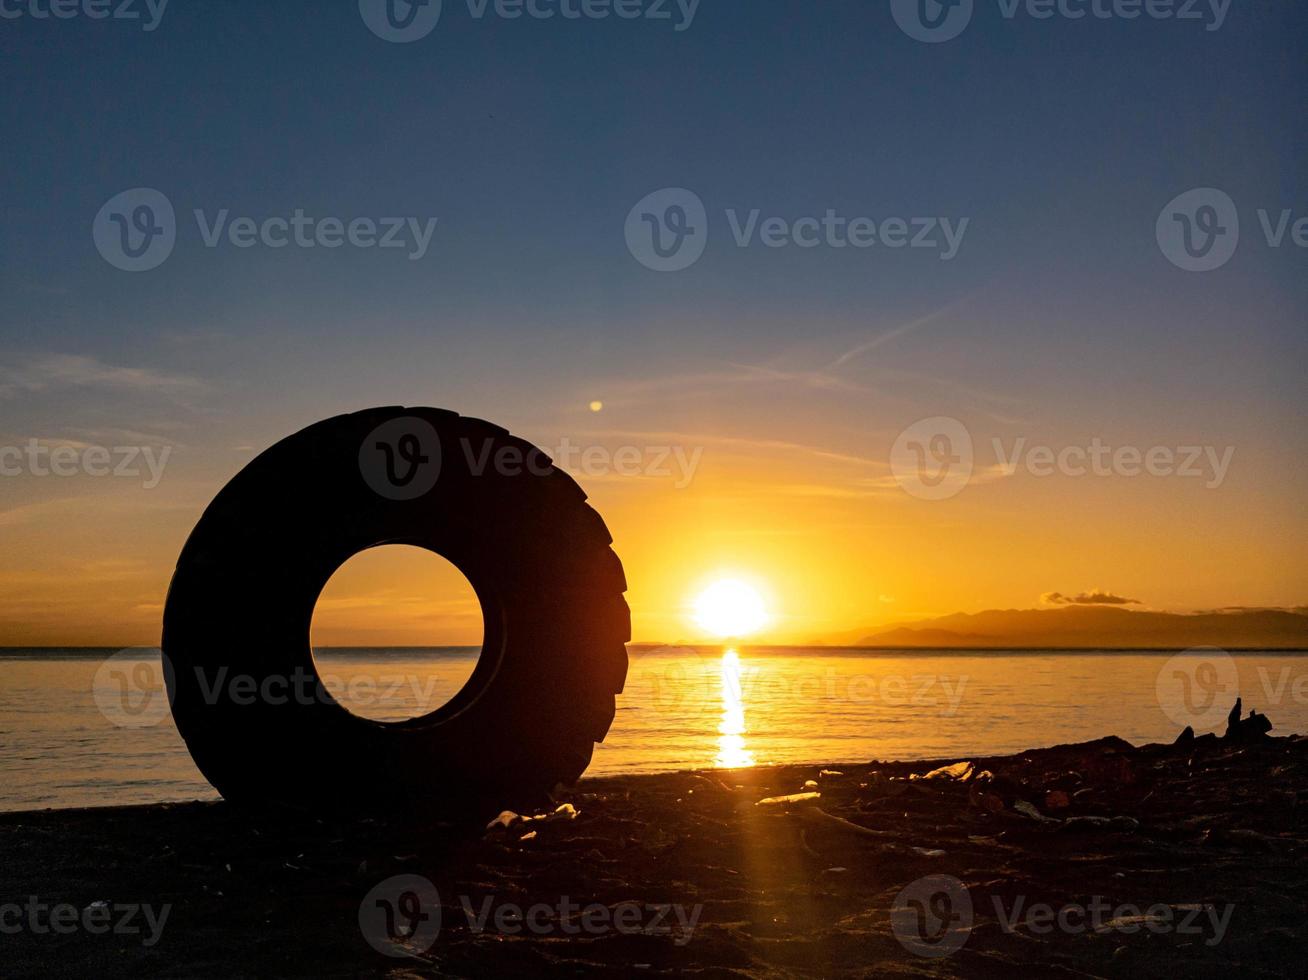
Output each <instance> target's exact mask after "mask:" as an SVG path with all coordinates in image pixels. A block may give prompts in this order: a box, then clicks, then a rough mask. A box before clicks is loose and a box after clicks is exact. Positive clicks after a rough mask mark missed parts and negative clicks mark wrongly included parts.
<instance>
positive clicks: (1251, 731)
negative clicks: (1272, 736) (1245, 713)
mask: <svg viewBox="0 0 1308 980" xmlns="http://www.w3.org/2000/svg"><path fill="white" fill-rule="evenodd" d="M1242 705H1243V699H1241V698H1236V699H1235V704H1234V706H1232V708H1231V713H1230V714H1229V715H1227V716H1226V734H1225V735H1223V736H1222V738H1223V739H1224V740H1226V741H1229V742H1257V741H1259V740H1260V739H1264V738H1266V737H1267V733H1268V732H1270V731H1271V730H1272V721H1271V719H1270V718H1268V717H1267V716H1266V715H1260V714H1259V713H1258V712H1257V711H1255V710H1254V709H1253V708H1250V709H1249V717H1248V718H1241V717H1240V708H1241V706H1242Z"/></svg>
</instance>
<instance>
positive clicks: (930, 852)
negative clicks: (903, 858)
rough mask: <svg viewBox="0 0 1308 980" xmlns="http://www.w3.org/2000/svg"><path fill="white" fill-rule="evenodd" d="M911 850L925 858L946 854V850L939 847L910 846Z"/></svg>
mask: <svg viewBox="0 0 1308 980" xmlns="http://www.w3.org/2000/svg"><path fill="white" fill-rule="evenodd" d="M909 850H910V851H912V852H913V853H914V854H920V855H922V857H924V858H939V857H944V856H945V852H944V851H942V850H941V849H940V848H938V847H910V848H909Z"/></svg>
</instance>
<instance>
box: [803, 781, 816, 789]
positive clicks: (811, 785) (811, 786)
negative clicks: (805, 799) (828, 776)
mask: <svg viewBox="0 0 1308 980" xmlns="http://www.w3.org/2000/svg"><path fill="white" fill-rule="evenodd" d="M804 788H805V789H817V780H816V779H806V780H804Z"/></svg>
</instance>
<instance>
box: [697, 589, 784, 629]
mask: <svg viewBox="0 0 1308 980" xmlns="http://www.w3.org/2000/svg"><path fill="white" fill-rule="evenodd" d="M767 622H768V611H767V606H766V605H765V604H764V602H763V597H762V596H760V595H759V594H758V592H757V591H756V590H755V589H753V588H751V587H750V586H749V585H746V584H745V583H744V582H741V581H739V580H738V579H723V580H721V581H719V582H714V583H713V584H712V585H710V586H709V587H708V588H706V589H705V590H704V591H703V592H701V593H700V594H699V596H698V597H696V599H695V623H696V625H697V626H699V627H700V628H701V629H703V630H705V631H707V632H709V633H712V634H713V635H714V636H718V637H727V636H734V637H742V636H749V635H750V634H752V633H756V632H757V631H758V630H760V629H761V628H762V627H763V626H765V625H766V624H767Z"/></svg>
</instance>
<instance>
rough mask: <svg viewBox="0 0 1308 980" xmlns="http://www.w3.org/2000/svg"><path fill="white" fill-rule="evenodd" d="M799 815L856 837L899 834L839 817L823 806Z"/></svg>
mask: <svg viewBox="0 0 1308 980" xmlns="http://www.w3.org/2000/svg"><path fill="white" fill-rule="evenodd" d="M799 816H800V818H801V819H803V820H807V821H808V822H809V823H811V824H815V825H818V826H822V827H825V828H827V829H828V830H842V831H844V832H845V833H847V834H853V835H854V836H856V837H877V838H886V837H898V836H899V835H898V834H895V833H892V832H891V831H888V830H873V829H872V828H871V827H864V826H862V825H860V824H856V823H854V822H853V821H851V820H846V819H845V818H844V817H837V816H835V815H834V814H830V813H827V811H826V810H823V809H822V808H821V807H816V806H814V807H807V808H806V809H803V810H800V811H799Z"/></svg>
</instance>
